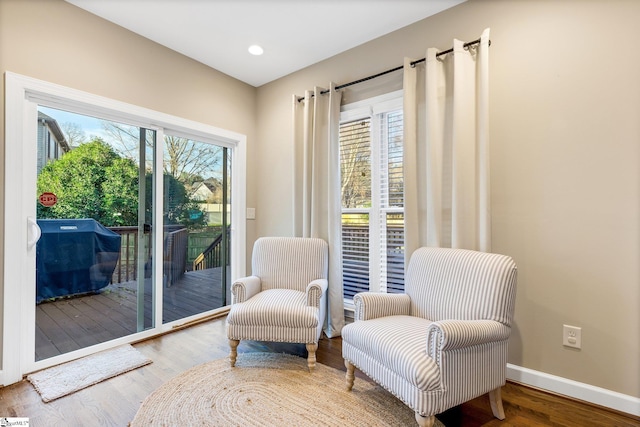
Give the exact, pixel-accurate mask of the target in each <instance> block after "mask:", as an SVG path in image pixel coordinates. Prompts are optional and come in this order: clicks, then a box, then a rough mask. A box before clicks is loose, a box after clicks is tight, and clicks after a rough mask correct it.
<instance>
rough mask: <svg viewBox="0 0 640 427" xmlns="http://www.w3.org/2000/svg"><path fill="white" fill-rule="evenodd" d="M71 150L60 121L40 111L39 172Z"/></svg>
mask: <svg viewBox="0 0 640 427" xmlns="http://www.w3.org/2000/svg"><path fill="white" fill-rule="evenodd" d="M70 150H71V148H69V144H68V143H67V140H66V139H65V137H64V134H63V133H62V129H60V126H58V122H57V121H55V119H53V118H51V117H49V116H47V115H46V114H44V113H42V112H40V111H38V165H37V167H38V173H40V171H41V170H42V168H43V167H45V166H46V164H47V163H49V162H52V161H54V160H57V159H59V158H60V157H62V156H63V155H64V154H65V153H68V152H69V151H70Z"/></svg>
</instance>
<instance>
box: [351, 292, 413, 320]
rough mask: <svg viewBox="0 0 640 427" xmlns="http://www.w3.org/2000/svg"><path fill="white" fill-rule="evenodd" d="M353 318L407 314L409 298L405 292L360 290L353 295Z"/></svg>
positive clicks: (361, 318)
mask: <svg viewBox="0 0 640 427" xmlns="http://www.w3.org/2000/svg"><path fill="white" fill-rule="evenodd" d="M353 304H354V305H355V307H356V312H355V316H354V320H355V321H358V320H369V319H375V318H378V317H384V316H396V315H408V314H409V310H410V308H411V298H410V297H409V295H407V294H383V293H380V292H360V293H357V294H355V295H354V297H353Z"/></svg>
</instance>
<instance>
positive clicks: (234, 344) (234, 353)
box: [229, 340, 240, 368]
mask: <svg viewBox="0 0 640 427" xmlns="http://www.w3.org/2000/svg"><path fill="white" fill-rule="evenodd" d="M238 344H240V340H229V347H231V352H230V353H229V360H230V361H231V367H232V368H233V367H234V366H236V359H237V358H238Z"/></svg>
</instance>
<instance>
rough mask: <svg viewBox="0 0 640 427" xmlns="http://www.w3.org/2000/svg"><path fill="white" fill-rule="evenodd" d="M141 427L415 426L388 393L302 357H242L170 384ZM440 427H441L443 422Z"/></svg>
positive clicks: (150, 400) (141, 415)
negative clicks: (349, 386)
mask: <svg viewBox="0 0 640 427" xmlns="http://www.w3.org/2000/svg"><path fill="white" fill-rule="evenodd" d="M130 425H131V427H137V426H149V425H153V426H243V427H245V426H265V427H268V426H274V427H282V426H295V427H304V426H314V427H315V426H337V427H338V426H339V427H347V426H403V427H405V426H414V425H417V423H416V421H415V417H414V413H413V411H412V410H411V409H409V408H408V407H407V406H406V405H404V404H403V403H402V402H400V400H398V399H396V398H395V397H394V396H393V395H391V394H390V393H389V392H387V391H386V390H384V389H383V388H381V387H379V386H377V385H375V384H372V383H370V382H369V381H365V380H363V379H360V378H356V382H355V385H354V387H353V390H352V391H350V392H349V391H347V390H346V383H345V378H344V372H341V371H339V370H337V369H333V368H330V367H328V366H325V365H322V364H319V363H318V364H316V368H315V370H314V372H313V373H309V371H308V369H307V361H306V359H303V358H301V357H298V356H292V355H288V354H277V353H241V354H239V355H238V360H237V362H236V367H235V368H231V367H230V366H229V359H228V358H225V359H220V360H214V361H212V362H208V363H205V364H202V365H199V366H196V367H194V368H191V369H190V370H188V371H186V372H184V373H182V374H180V375H178V376H177V377H175V378H173V379H171V380H169V381H168V382H166V383H165V384H163V385H162V386H160V388H158V389H157V390H156V391H154V392H153V393H152V394H151V395H150V396H149V397H147V398H146V399H145V401H144V402H143V403H142V406H141V407H140V410H139V411H138V413H137V414H136V416H135V418H134V419H133V421H132V422H131V424H130ZM436 425H437V426H440V427H443V426H442V424H440V423H439V422H438V421H436Z"/></svg>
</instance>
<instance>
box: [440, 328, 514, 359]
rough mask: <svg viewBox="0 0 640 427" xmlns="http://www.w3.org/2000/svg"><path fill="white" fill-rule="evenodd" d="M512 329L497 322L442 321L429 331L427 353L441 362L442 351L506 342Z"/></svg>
mask: <svg viewBox="0 0 640 427" xmlns="http://www.w3.org/2000/svg"><path fill="white" fill-rule="evenodd" d="M510 333H511V328H509V327H508V326H505V325H503V324H502V323H500V322H496V321H495V320H441V321H437V322H433V323H431V324H430V325H429V328H428V329H427V353H428V354H429V356H431V357H433V358H434V359H436V360H439V357H438V356H439V354H440V352H442V351H447V350H454V349H458V348H463V347H471V346H474V345H478V344H485V343H491V342H499V341H504V340H506V339H508V338H509V334H510Z"/></svg>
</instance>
